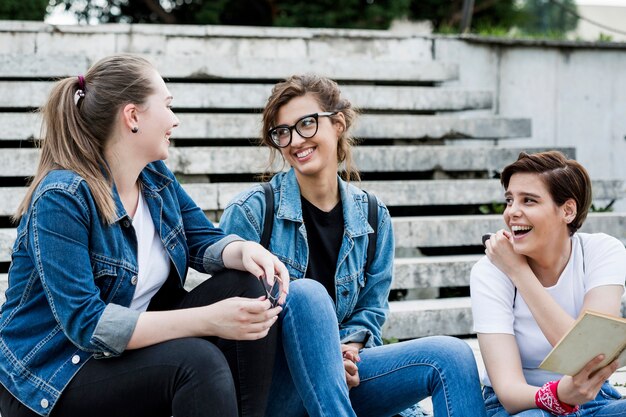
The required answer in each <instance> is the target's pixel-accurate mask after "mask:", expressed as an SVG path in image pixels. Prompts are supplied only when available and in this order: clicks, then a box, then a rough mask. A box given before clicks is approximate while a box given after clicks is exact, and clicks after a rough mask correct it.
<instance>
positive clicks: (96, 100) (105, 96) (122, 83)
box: [13, 54, 154, 224]
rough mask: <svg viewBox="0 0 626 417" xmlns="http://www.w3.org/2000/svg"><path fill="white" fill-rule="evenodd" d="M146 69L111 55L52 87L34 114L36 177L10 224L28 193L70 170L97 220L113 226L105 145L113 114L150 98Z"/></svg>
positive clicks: (145, 64)
mask: <svg viewBox="0 0 626 417" xmlns="http://www.w3.org/2000/svg"><path fill="white" fill-rule="evenodd" d="M150 69H154V67H153V66H152V64H150V62H148V61H147V60H146V59H144V58H141V57H138V56H135V55H130V54H120V55H113V56H110V57H107V58H104V59H102V60H100V61H98V62H97V63H96V64H95V65H93V66H92V67H91V68H90V69H89V70H88V71H87V73H86V74H85V76H84V78H83V77H80V78H79V77H70V78H65V79H62V80H60V81H58V82H57V83H56V84H55V85H54V87H53V88H52V91H51V92H50V95H49V97H48V101H47V102H46V104H45V105H44V106H43V107H42V108H40V109H39V112H40V113H41V115H42V126H41V138H42V140H41V141H40V145H39V146H40V148H41V157H40V160H39V164H38V166H37V172H36V174H35V176H34V178H33V180H32V182H31V184H30V186H29V187H28V190H27V192H26V196H25V197H24V199H23V200H22V202H21V203H20V205H19V207H18V209H17V212H16V213H15V215H14V216H13V220H14V221H17V220H19V218H20V217H21V216H23V215H24V214H25V213H26V211H27V210H28V207H29V205H30V201H31V198H32V195H33V192H34V191H35V189H36V188H37V186H38V185H39V183H40V182H41V181H42V180H43V179H44V177H45V176H46V175H47V174H48V173H49V172H50V171H52V170H55V169H66V170H70V171H74V172H76V173H77V174H78V175H80V176H81V177H82V178H84V179H85V181H86V182H87V185H88V186H89V189H90V190H91V193H92V194H93V198H94V200H95V203H96V207H97V208H98V210H99V212H100V216H101V217H102V220H103V221H105V222H106V223H108V224H112V223H113V222H114V221H115V216H116V207H115V201H114V200H113V194H112V187H113V183H112V178H111V173H110V171H109V168H108V165H107V163H106V161H105V159H104V145H105V143H106V141H107V139H109V138H110V136H111V134H112V132H113V128H114V126H115V119H116V114H117V113H118V111H119V110H120V109H121V108H122V107H123V106H124V105H126V104H128V103H135V104H144V103H145V101H146V99H147V97H148V96H149V95H151V94H153V92H154V88H153V86H152V83H151V81H150V77H151V73H150ZM81 90H82V91H81ZM81 92H82V94H81ZM76 99H77V101H76Z"/></svg>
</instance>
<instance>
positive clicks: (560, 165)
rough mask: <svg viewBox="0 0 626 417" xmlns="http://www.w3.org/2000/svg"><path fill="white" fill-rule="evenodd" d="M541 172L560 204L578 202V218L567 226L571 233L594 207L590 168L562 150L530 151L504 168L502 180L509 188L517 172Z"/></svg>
mask: <svg viewBox="0 0 626 417" xmlns="http://www.w3.org/2000/svg"><path fill="white" fill-rule="evenodd" d="M517 173H531V174H538V175H539V177H540V178H541V179H542V180H543V182H544V183H545V184H546V186H547V187H548V191H549V192H550V196H551V197H552V199H553V200H554V202H555V203H556V204H557V205H559V206H560V205H563V203H565V202H566V201H567V200H569V199H572V200H574V201H575V202H576V217H575V218H574V220H573V221H572V222H571V223H569V224H568V225H567V227H568V228H569V232H570V235H572V234H574V233H575V232H576V231H577V230H578V229H580V227H581V226H582V225H583V222H584V221H585V219H586V218H587V213H588V212H589V207H590V206H591V179H590V178H589V174H588V173H587V170H586V169H585V168H584V167H583V166H582V165H581V164H580V163H578V162H577V161H575V160H573V159H568V158H567V157H566V156H565V155H563V154H562V153H561V152H558V151H547V152H538V153H533V154H528V153H526V152H522V153H520V154H519V157H518V158H517V161H515V162H513V163H512V164H510V165H508V166H506V167H505V168H504V169H503V170H502V175H501V176H500V182H501V183H502V186H503V187H504V189H505V190H506V189H508V188H509V181H510V180H511V177H512V176H513V174H517Z"/></svg>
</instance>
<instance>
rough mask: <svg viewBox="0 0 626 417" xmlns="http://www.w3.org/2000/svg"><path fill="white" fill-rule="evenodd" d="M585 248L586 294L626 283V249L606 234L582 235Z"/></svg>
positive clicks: (622, 285)
mask: <svg viewBox="0 0 626 417" xmlns="http://www.w3.org/2000/svg"><path fill="white" fill-rule="evenodd" d="M581 235H582V236H581V238H582V244H583V248H584V252H583V262H584V265H585V292H588V291H589V290H591V289H593V288H596V287H600V286H602V285H620V286H621V287H622V288H623V287H624V281H626V248H624V244H623V243H622V242H620V241H619V240H617V239H615V238H614V237H612V236H609V235H606V234H604V233H594V234H581Z"/></svg>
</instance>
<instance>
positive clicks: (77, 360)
mask: <svg viewBox="0 0 626 417" xmlns="http://www.w3.org/2000/svg"><path fill="white" fill-rule="evenodd" d="M78 362H80V356H78V355H74V356H72V363H73V364H74V365H78Z"/></svg>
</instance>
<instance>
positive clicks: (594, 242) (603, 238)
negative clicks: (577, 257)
mask: <svg viewBox="0 0 626 417" xmlns="http://www.w3.org/2000/svg"><path fill="white" fill-rule="evenodd" d="M576 236H577V237H578V238H579V239H580V243H581V244H582V247H583V250H584V251H585V254H587V253H588V252H589V253H594V254H595V253H597V254H603V253H607V251H609V252H614V251H616V252H618V253H623V254H626V248H625V247H624V243H622V242H621V241H620V240H619V239H616V238H614V237H613V236H610V235H607V234H606V233H576Z"/></svg>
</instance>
